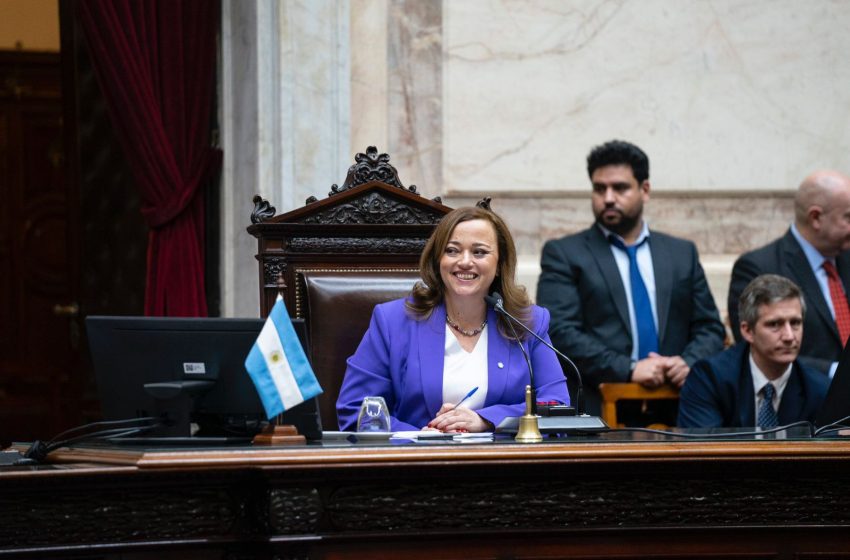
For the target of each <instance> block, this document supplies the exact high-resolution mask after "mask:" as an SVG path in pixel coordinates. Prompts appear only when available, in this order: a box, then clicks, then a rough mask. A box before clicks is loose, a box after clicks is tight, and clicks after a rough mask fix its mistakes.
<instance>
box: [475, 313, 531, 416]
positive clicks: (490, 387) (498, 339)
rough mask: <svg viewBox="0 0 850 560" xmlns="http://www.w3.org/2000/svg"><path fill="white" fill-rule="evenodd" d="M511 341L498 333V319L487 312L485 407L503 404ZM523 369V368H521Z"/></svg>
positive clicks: (509, 364)
mask: <svg viewBox="0 0 850 560" xmlns="http://www.w3.org/2000/svg"><path fill="white" fill-rule="evenodd" d="M510 344H511V341H510V340H508V339H507V338H505V337H503V336H502V335H501V334H500V333H499V319H498V315H496V312H495V311H493V310H492V309H488V311H487V398H486V399H485V401H484V404H485V406H492V405H494V404H498V403H501V402H503V400H502V398H503V396H504V394H505V386H506V384H507V377H508V372H509V371H511V361H510V358H511V347H510ZM523 367H525V366H523Z"/></svg>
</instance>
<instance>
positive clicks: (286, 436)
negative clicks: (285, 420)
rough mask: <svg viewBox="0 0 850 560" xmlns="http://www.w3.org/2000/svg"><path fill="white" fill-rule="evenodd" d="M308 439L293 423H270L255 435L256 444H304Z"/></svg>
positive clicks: (254, 442) (254, 441)
mask: <svg viewBox="0 0 850 560" xmlns="http://www.w3.org/2000/svg"><path fill="white" fill-rule="evenodd" d="M306 443H307V439H306V438H305V437H304V436H302V435H301V434H299V433H298V429H297V428H296V427H295V426H293V425H292V424H285V425H283V426H277V425H274V424H269V425H268V426H266V427H265V428H263V431H262V432H260V433H259V434H257V435H255V436H254V440H253V444H254V445H304V444H306Z"/></svg>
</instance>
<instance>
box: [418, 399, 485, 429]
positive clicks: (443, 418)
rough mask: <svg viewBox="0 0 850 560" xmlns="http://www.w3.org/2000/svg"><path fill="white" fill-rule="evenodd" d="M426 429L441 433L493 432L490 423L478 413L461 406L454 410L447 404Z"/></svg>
mask: <svg viewBox="0 0 850 560" xmlns="http://www.w3.org/2000/svg"><path fill="white" fill-rule="evenodd" d="M426 428H431V429H435V430H439V431H441V432H487V431H490V430H492V427H491V425H490V423H489V422H487V421H486V420H484V419H483V418H481V417H480V416H479V415H478V413H477V412H475V411H474V410H471V409H469V408H466V407H465V406H460V407H458V408H454V405H453V404H451V403H445V404H443V406H442V407H440V410H439V411H437V416H436V418H434V419H433V420H431V421H430V422H428V425H427V426H426Z"/></svg>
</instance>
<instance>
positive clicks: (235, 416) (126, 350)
mask: <svg viewBox="0 0 850 560" xmlns="http://www.w3.org/2000/svg"><path fill="white" fill-rule="evenodd" d="M292 322H293V326H294V327H295V332H296V333H297V334H298V337H299V339H300V340H301V344H302V346H303V347H304V348H305V352H306V351H307V349H308V348H309V345H308V344H307V331H306V328H305V325H304V321H303V319H293V320H292ZM263 323H264V320H263V319H231V318H217V317H216V318H213V317H203V318H175V317H108V316H90V317H87V318H86V330H87V333H88V340H89V349H90V351H91V355H92V362H93V364H94V369H95V376H96V379H97V388H98V395H99V397H100V402H101V407H102V411H103V415H104V419H106V420H124V419H129V418H141V417H148V416H161V415H162V414H163V413H164V412H166V413H174V414H173V415H172V414H169V416H173V417H179V416H180V414H178V413H177V412H176V411H175V410H169V407H171V406H178V405H176V404H173V403H176V402H177V400H174V399H166V400H162V399H155V398H154V397H153V396H152V395H151V391H150V389H146V388H145V386H146V385H148V386H150V385H151V384H163V383H171V382H178V383H180V382H185V381H200V382H202V383H199V384H197V385H202V386H203V387H202V388H201V389H200V390H199V391H198V394H197V395H196V396H194V397H193V398H191V404H190V405H189V406H190V408H191V410H190V411H189V414H190V418H189V422H190V423H189V424H188V425H185V426H181V425H178V426H177V427H176V428H175V429H172V430H171V431H168V432H165V433H167V435H172V436H190V435H192V436H210V437H213V436H243V435H245V436H251V435H253V434H256V433H257V432H258V431H259V430H260V429H262V427H263V426H264V425H265V424H266V415H265V409H264V408H263V405H262V403H261V401H260V398H259V396H258V395H257V390H256V388H255V387H254V384H253V382H252V381H251V378H250V376H249V375H248V372H247V371H245V358H246V357H247V356H248V352H249V351H250V350H251V347H252V346H253V345H254V342H255V341H256V339H257V336H258V335H259V333H260V330H261V329H262V327H263ZM306 353H307V354H308V355H309V352H306ZM305 415H306V416H307V417H308V418H306V419H305V418H301V417H302V416H305ZM284 423H293V424H295V425H296V426H297V427H298V428H299V432H300V433H302V434H304V435H306V436H307V437H310V438H316V437H320V435H321V427H320V425H319V424H318V413H317V411H316V403H315V399H311V400H310V401H308V402H306V403H303V404H301V405H299V406H297V407H294V408H292V409H291V410H289V411H287V412H286V413H285V414H284ZM175 430H176V431H175ZM305 432H308V433H305ZM317 432H318V433H317Z"/></svg>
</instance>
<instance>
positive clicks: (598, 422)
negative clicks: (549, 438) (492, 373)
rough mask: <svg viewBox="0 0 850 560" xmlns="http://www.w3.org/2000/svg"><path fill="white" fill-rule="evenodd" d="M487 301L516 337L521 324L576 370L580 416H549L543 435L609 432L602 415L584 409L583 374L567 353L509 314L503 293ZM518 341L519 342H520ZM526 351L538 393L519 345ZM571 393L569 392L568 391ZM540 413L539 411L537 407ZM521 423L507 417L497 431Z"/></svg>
mask: <svg viewBox="0 0 850 560" xmlns="http://www.w3.org/2000/svg"><path fill="white" fill-rule="evenodd" d="M484 301H486V302H487V303H488V304H489V305H492V306H493V309H494V310H495V311H496V313H499V314H500V315H502V316H504V317H505V318H506V319H507V320H508V324H509V325H511V331H513V333H514V338H516V330H514V328H513V325H514V324H516V325H519V326H520V327H521V328H522V329H523V330H524V331H525V332H527V333H528V334H530V335H531V336H533V337H534V338H536V339H537V340H538V341H539V342H541V343H542V344H543V345H544V346H546V347H547V348H549V349H550V350H552V351H553V352H554V353H555V354H556V355H557V356H559V357H561V358H562V359H563V360H564V361H565V362H567V363H568V364H570V366H571V367H572V371H573V372H574V373H575V379H576V414H577V415H576V416H549V417H544V418H541V419H540V420H541V421H540V431H541V432H544V431H545V432H552V433H594V432H601V431H606V430H608V429H609V428H608V425H607V424H606V423H605V422H604V421H603V420H602V419H601V418H599V417H598V416H590V415H588V414H587V413H586V412H585V410H584V386H583V383H582V379H581V372H579V369H578V367H577V366H576V365H575V363H574V362H573V361H572V360H571V359H569V358H568V357H567V356H566V355H564V353H563V352H561V351H560V350H558V349H557V348H555V347H554V346H553V345H552V344H550V343H549V342H548V341H547V340H546V339H544V338H543V337H542V336H540V335H539V334H537V333H536V332H534V331H533V330H531V329H530V328H528V327H527V326H526V325H525V323H523V322H522V321H520V320H519V319H517V318H516V317H514V316H513V315H511V314H510V313H508V311H507V310H506V309H505V306H504V300H503V299H502V296H501V295H500V294H499V292H493V293H492V294H490V295H489V296H484ZM517 341H518V340H517ZM519 347H520V349H521V350H522V354H523V356H525V359H526V361H527V362H528V373H529V379H530V381H531V388H532V391H534V390H535V389H534V374H533V373H532V371H531V360H530V359H529V357H528V353H527V352H526V351H525V348H524V347H523V346H522V344H520V345H519ZM564 382H565V383H566V378H564ZM567 394H569V390H568V391H567ZM535 407H536V399H535ZM535 412H536V408H535ZM517 424H518V420H517V419H516V418H510V417H509V418H505V420H504V421H502V422H501V423H500V424H499V426H497V430H499V431H510V430H512V429H514V428H515V426H516V425H517Z"/></svg>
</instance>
